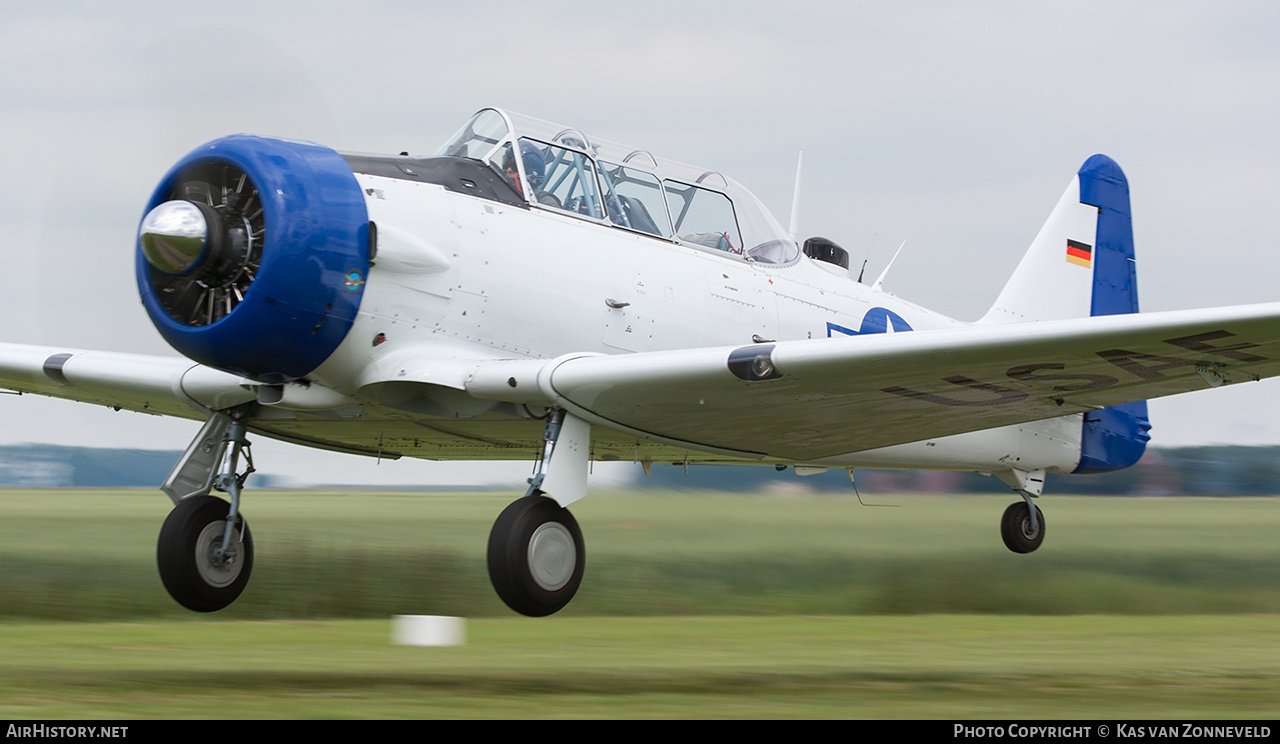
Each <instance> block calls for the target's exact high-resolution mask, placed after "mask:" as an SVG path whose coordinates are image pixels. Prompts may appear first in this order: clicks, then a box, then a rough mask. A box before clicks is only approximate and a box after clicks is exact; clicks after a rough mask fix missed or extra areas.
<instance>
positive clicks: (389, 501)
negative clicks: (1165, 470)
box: [0, 490, 1280, 620]
mask: <svg viewBox="0 0 1280 744" xmlns="http://www.w3.org/2000/svg"><path fill="white" fill-rule="evenodd" d="M510 499H511V495H510V494H492V493H469V494H457V493H453V494H407V493H382V494H379V493H364V494H338V493H330V492H315V491H310V492H272V491H251V492H249V494H248V495H247V497H246V499H245V505H244V509H245V514H246V515H247V517H248V520H249V525H250V528H251V529H252V531H253V536H254V541H255V547H256V550H257V558H256V561H255V565H254V569H253V578H252V580H251V581H250V583H249V587H248V589H247V590H246V591H245V594H244V596H242V597H241V599H240V600H239V601H238V602H237V603H236V604H235V605H233V606H232V607H231V608H229V609H228V610H226V611H224V612H223V613H220V617H222V618H224V619H279V618H289V619H297V618H315V617H351V618H359V617H365V618H385V617H387V616H389V615H393V614H438V615H462V616H467V617H508V616H510V612H509V611H508V610H507V609H506V608H505V607H504V606H503V605H502V604H501V602H499V600H498V599H497V597H496V595H494V593H493V591H492V590H491V589H490V588H489V581H488V575H487V571H486V568H485V563H484V551H485V546H486V544H487V540H488V533H489V528H490V526H491V524H492V522H493V519H494V518H495V517H496V515H497V514H498V512H500V511H501V510H502V508H503V507H504V506H505V505H506V503H507V502H508V501H509V500H510ZM868 500H869V501H873V502H875V503H883V504H894V505H896V506H886V507H878V506H875V507H873V506H860V505H859V504H858V502H857V501H856V500H855V499H853V498H849V497H842V496H807V497H793V498H780V497H768V496H760V495H753V496H736V497H735V496H727V495H723V494H705V493H704V494H697V493H693V494H682V493H672V492H667V493H658V494H635V493H602V494H593V495H592V496H590V497H588V498H586V499H584V500H583V501H581V502H579V503H578V504H575V505H574V507H573V512H574V513H575V515H576V516H577V518H578V520H579V522H580V523H581V524H582V529H583V533H584V535H585V540H586V545H587V571H586V577H585V579H584V581H583V585H582V589H581V590H580V591H579V593H578V597H577V598H576V599H575V600H574V602H573V603H572V604H571V605H570V606H569V608H568V609H566V610H565V611H564V614H567V615H569V616H591V615H612V616H617V615H629V616H635V615H683V614H717V615H724V614H793V615H794V614H811V615H817V614H840V615H848V614H914V613H925V612H930V613H932V612H960V613H999V614H1033V615H1034V614H1084V613H1123V614H1158V613H1191V614H1205V613H1243V612H1248V613H1280V540H1277V538H1276V536H1277V535H1280V499H1274V498H1233V499H1227V498H1222V499H1177V498H1141V499H1127V498H1087V497H1057V498H1048V497H1046V498H1045V499H1042V507H1043V508H1044V510H1045V511H1046V513H1047V517H1048V519H1047V523H1048V529H1047V536H1046V538H1045V543H1044V546H1043V547H1042V548H1041V549H1040V550H1039V551H1037V552H1035V553H1032V554H1030V555H1015V554H1013V553H1010V552H1009V551H1008V550H1007V549H1005V547H1004V545H1003V543H1002V542H1001V540H1000V536H999V530H998V526H997V525H998V520H999V517H1000V514H1001V512H1002V511H1003V509H1004V507H1005V505H1006V504H1008V503H1010V501H1011V500H1012V497H1011V496H974V497H924V496H916V497H895V498H892V499H891V498H888V497H871V498H869V499H868ZM168 509H169V502H168V500H167V499H166V498H165V497H164V496H163V495H161V494H159V493H158V492H148V491H109V490H102V491H97V490H82V491H75V490H69V491H57V490H49V491H38V490H37V491H2V490H0V566H2V567H3V570H2V571H0V618H38V619H49V620H132V619H139V618H159V617H184V616H185V615H186V611H185V610H182V609H181V608H179V607H178V606H177V605H176V604H175V603H173V602H172V601H171V600H170V599H169V597H168V595H166V594H165V593H164V590H163V588H162V587H161V585H160V582H159V578H158V575H157V573H156V569H155V543H156V535H157V534H158V531H159V528H160V523H161V522H162V521H163V520H164V517H165V515H166V514H167V511H168Z"/></svg>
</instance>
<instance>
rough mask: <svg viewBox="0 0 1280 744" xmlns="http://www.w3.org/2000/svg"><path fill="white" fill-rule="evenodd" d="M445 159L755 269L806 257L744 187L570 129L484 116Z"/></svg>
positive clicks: (531, 197)
mask: <svg viewBox="0 0 1280 744" xmlns="http://www.w3.org/2000/svg"><path fill="white" fill-rule="evenodd" d="M517 152H518V153H519V156H518V157H517V155H516V153H517ZM436 154H437V155H444V156H449V157H464V158H471V159H474V160H479V161H482V162H484V163H487V164H488V165H489V166H490V167H491V168H493V169H494V170H495V171H497V172H498V173H499V174H500V175H501V176H502V177H503V178H506V179H507V181H508V183H510V184H512V186H514V187H515V189H516V191H517V192H519V193H520V195H521V197H523V198H524V199H525V200H526V201H527V202H529V204H530V205H532V206H535V207H539V208H543V209H552V210H557V211H560V212H567V213H570V214H573V215H575V216H577V217H580V218H582V219H587V220H591V221H594V222H599V223H602V224H608V225H613V226H616V227H621V228H624V229H627V230H633V231H636V232H640V233H645V234H648V235H652V236H654V237H657V238H662V239H665V240H669V241H672V242H677V243H682V244H685V245H691V246H696V247H700V248H706V249H711V250H719V251H725V252H727V253H732V254H736V255H740V256H742V257H743V258H744V259H746V260H748V261H756V262H759V263H769V264H786V263H791V262H793V261H795V260H797V259H798V258H799V257H800V249H799V248H798V247H797V246H796V244H795V241H793V240H792V239H791V238H790V236H788V235H787V231H786V230H785V229H783V227H782V226H781V225H779V224H778V222H777V220H775V219H774V218H773V215H771V214H769V211H768V210H767V209H765V208H764V205H763V204H761V203H760V202H759V201H758V200H757V199H756V198H755V197H754V196H752V194H751V192H749V191H747V190H746V189H745V188H743V187H742V186H741V185H740V184H738V183H737V182H735V181H733V180H731V179H728V178H725V177H724V176H722V175H720V174H719V173H717V172H716V171H710V170H705V169H703V168H695V167H693V166H689V165H683V164H681V163H676V162H673V161H669V160H665V159H659V158H655V157H654V156H653V155H650V154H649V153H648V152H646V151H645V150H639V149H636V148H633V147H626V146H624V145H619V144H616V143H613V142H607V141H604V140H598V139H589V138H588V137H587V136H586V135H585V134H583V133H582V132H580V131H578V130H576V129H572V128H569V127H562V126H558V125H556V124H552V123H550V122H546V121H542V120H540V119H535V118H533V117H529V116H523V115H520V114H513V113H508V112H504V111H500V110H498V109H484V110H482V111H480V112H479V113H477V114H476V115H475V116H473V117H472V118H471V121H469V122H467V124H466V125H465V126H464V127H463V128H462V129H460V130H459V131H458V133H457V134H455V135H454V136H453V137H452V138H450V140H449V141H448V142H447V143H446V144H445V145H444V147H442V148H440V151H439V152H437V153H436Z"/></svg>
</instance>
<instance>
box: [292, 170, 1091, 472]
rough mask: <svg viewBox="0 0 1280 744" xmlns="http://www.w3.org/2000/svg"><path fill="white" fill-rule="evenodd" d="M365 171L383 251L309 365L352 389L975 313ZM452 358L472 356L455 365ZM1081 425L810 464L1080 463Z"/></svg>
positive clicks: (819, 271)
mask: <svg viewBox="0 0 1280 744" xmlns="http://www.w3.org/2000/svg"><path fill="white" fill-rule="evenodd" d="M357 179H358V181H359V183H360V186H361V188H362V189H363V190H364V193H365V194H366V203H367V208H368V213H369V218H370V220H371V221H372V222H374V223H375V224H376V225H377V235H378V239H377V252H376V256H375V257H374V259H373V262H372V267H371V269H370V271H369V276H368V283H367V286H366V288H365V295H364V299H363V301H362V305H361V308H360V312H359V316H358V317H357V319H356V321H355V324H354V325H353V327H352V329H351V331H350V333H349V334H348V335H347V337H346V339H345V340H344V341H343V343H342V345H341V346H340V347H339V349H338V350H337V351H336V352H335V353H334V354H333V356H332V357H330V359H329V360H328V361H326V362H325V364H324V365H322V366H321V367H320V368H319V369H318V370H316V372H315V373H314V374H313V375H312V376H311V377H312V378H313V379H315V380H317V381H319V382H321V383H322V384H324V385H326V386H328V387H331V388H333V389H335V390H337V391H340V392H342V393H344V394H347V395H355V394H358V391H361V390H362V388H365V386H367V385H369V384H371V383H383V382H387V381H395V380H397V379H400V380H402V381H404V382H416V383H429V384H432V385H438V386H440V387H442V388H447V389H451V390H457V391H462V390H464V388H465V382H466V380H465V374H466V366H465V364H464V363H463V360H468V361H474V360H475V359H477V358H481V359H483V358H492V359H521V358H528V359H545V358H553V357H557V356H559V355H562V354H568V353H601V354H621V353H627V352H643V351H659V350H670V349H686V348H699V347H707V346H732V345H748V344H751V343H758V342H760V341H763V340H768V341H788V340H799V339H818V338H825V337H829V336H832V335H845V334H856V333H858V332H886V331H887V332H895V331H896V332H902V331H903V330H904V327H903V325H902V323H903V322H904V321H905V324H906V326H905V328H906V329H912V330H927V329H940V328H951V327H957V326H962V325H965V324H964V323H962V322H961V321H957V320H954V319H951V318H948V317H945V316H942V315H939V314H937V313H934V312H931V311H928V310H925V309H924V308H921V307H919V306H917V305H914V304H912V303H910V302H907V301H904V300H902V299H899V298H897V297H895V296H893V295H891V294H888V293H885V292H882V291H877V290H874V289H872V288H870V287H868V286H866V285H863V284H861V283H859V282H856V281H854V280H853V279H851V278H850V277H849V275H848V271H847V270H845V269H843V268H840V267H838V266H834V265H832V264H826V263H822V262H819V261H816V260H813V259H810V258H808V257H805V256H801V257H800V259H799V260H798V261H795V262H792V263H790V264H788V265H775V264H763V263H754V262H749V261H746V260H744V259H743V258H742V257H741V256H739V255H735V254H731V253H726V252H723V251H717V250H712V249H706V248H701V247H694V246H691V245H687V244H683V243H679V242H675V241H672V240H667V239H663V238H659V237H654V236H650V235H647V234H643V233H640V232H635V231H631V230H627V229H623V228H619V227H614V226H610V225H607V224H603V223H601V222H597V221H592V220H589V219H583V218H581V217H579V216H576V215H573V214H568V213H565V212H561V211H557V210H554V209H549V208H541V207H538V206H534V207H532V208H527V209H526V208H520V207H515V206H509V205H506V204H502V203H497V202H494V201H490V200H485V199H481V198H476V197H472V196H469V195H465V194H459V193H454V192H451V191H448V190H446V189H445V188H444V187H443V186H439V185H435V184H429V183H419V182H414V181H408V180H399V179H395V178H386V177H381V176H372V175H365V174H357ZM886 311H887V312H886ZM876 319H879V321H878V323H877V322H876ZM869 321H870V325H868V322H869ZM427 357H429V358H430V359H431V360H432V364H431V365H430V368H431V370H432V376H433V379H413V377H412V370H413V369H415V366H414V365H409V364H405V363H404V362H405V360H408V359H415V358H416V359H421V358H427ZM450 358H453V359H457V360H459V363H458V365H457V367H456V371H454V372H452V373H451V372H450V370H451V369H452V368H451V366H450V365H449V363H448V360H449V359H450ZM397 376H398V377H397ZM448 400H452V401H456V402H455V403H453V404H449V403H446V404H445V405H444V408H445V409H448V410H443V411H439V412H437V413H439V414H440V415H444V416H453V417H465V416H467V415H469V411H470V408H469V407H470V405H471V404H470V403H469V402H468V401H467V399H466V396H465V395H459V396H454V397H452V398H448ZM484 408H485V406H477V407H475V409H474V410H475V411H479V410H484ZM1080 436H1081V433H1080V416H1079V415H1078V414H1077V415H1073V416H1065V417H1061V418H1057V419H1049V420H1046V421H1040V422H1033V423H1029V424H1024V425H1020V426H1010V427H1002V428H999V429H992V430H987V431H982V432H975V433H972V434H964V435H958V436H950V437H940V438H937V439H933V440H925V441H921V442H916V443H911V444H904V445H898V446H894V447H887V448H881V449H876V450H866V451H861V452H857V451H851V452H850V453H849V454H846V455H842V456H838V457H831V458H826V459H824V460H821V461H818V462H813V463H809V464H811V465H818V466H833V467H889V468H925V469H957V470H977V471H984V472H993V471H1000V470H1005V469H1009V468H1019V469H1023V470H1033V469H1037V468H1041V469H1047V470H1050V471H1054V472H1070V471H1071V470H1072V469H1073V468H1074V467H1075V466H1076V463H1077V462H1078V460H1079V455H1080ZM694 461H696V457H695V459H694Z"/></svg>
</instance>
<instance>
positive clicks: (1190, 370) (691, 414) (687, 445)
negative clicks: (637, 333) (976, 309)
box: [0, 304, 1280, 462]
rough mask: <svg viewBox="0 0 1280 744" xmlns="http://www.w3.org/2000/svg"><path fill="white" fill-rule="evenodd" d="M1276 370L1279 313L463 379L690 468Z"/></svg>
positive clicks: (153, 363) (709, 353)
mask: <svg viewBox="0 0 1280 744" xmlns="http://www.w3.org/2000/svg"><path fill="white" fill-rule="evenodd" d="M418 363H419V364H430V362H421V361H420V362H418ZM456 363H457V362H456V361H454V362H451V364H456ZM409 372H410V374H409V378H410V379H414V378H416V379H428V378H431V377H432V375H431V374H429V372H430V370H416V371H414V370H409ZM1276 374H1280V304H1267V305H1256V306H1248V307H1237V308H1222V309H1214V310H1198V311H1182V312H1171V313H1150V314H1137V315H1115V316H1104V317H1093V318H1084V319H1079V320H1066V321H1053V322H1039V323H1023V324H1012V325H1000V326H975V327H970V328H965V329H959V330H945V331H912V332H907V333H888V334H875V335H865V336H857V337H843V338H832V339H820V340H813V341H791V342H780V343H775V344H755V345H751V346H744V347H736V348H734V347H720V348H707V349H690V350H682V351H664V352H650V353H640V354H619V355H614V356H594V355H568V356H565V357H560V358H558V359H554V360H542V359H531V360H519V361H515V360H512V361H477V362H475V363H474V364H473V365H472V366H471V371H470V372H469V373H467V374H465V375H464V376H465V379H466V382H465V389H466V393H469V394H470V396H473V399H475V398H478V399H482V400H487V401H503V402H506V403H514V404H516V406H518V407H520V408H522V409H524V411H525V412H526V414H527V413H528V412H529V410H530V409H533V410H534V411H535V412H536V410H537V407H538V406H547V405H556V406H561V407H564V408H566V409H567V410H569V411H571V412H573V413H575V414H577V415H578V416H580V417H582V418H584V419H586V420H588V421H590V422H592V423H593V424H595V425H596V428H595V429H594V430H593V431H592V450H593V453H594V456H596V457H598V458H602V459H630V458H631V457H632V456H633V454H635V453H643V454H646V455H651V456H652V457H653V458H654V459H662V458H667V457H671V458H676V459H679V458H680V457H682V456H684V455H683V452H684V451H685V450H687V449H693V450H700V451H702V452H707V453H712V454H711V455H707V456H703V457H697V458H694V460H695V461H703V460H705V461H731V460H739V459H743V458H745V459H759V458H762V457H770V458H778V459H780V460H784V461H789V462H805V461H813V460H818V459H821V458H824V457H832V456H837V455H842V454H847V453H851V452H858V451H863V450H868V449H876V448H879V447H885V446H889V445H893V444H902V443H906V442H916V441H920V440H923V439H930V438H935V437H942V436H947V435H951V434H959V433H963V432H968V431H977V430H981V429H988V428H993V427H998V426H1005V425H1008V424H1014V423H1019V422H1024V421H1032V420H1037V419H1045V418H1052V417H1055V416H1061V415H1064V414H1069V413H1079V412H1081V411H1088V410H1094V409H1098V408H1101V407H1104V406H1109V405H1115V404H1118V403H1125V402H1129V401H1134V400H1144V399H1148V398H1154V397H1159V396H1164V395H1172V394H1175V393H1181V392H1188V391H1192V390H1199V389H1204V388H1207V387H1213V386H1217V385H1221V384H1233V383H1237V382H1244V381H1251V380H1258V379H1262V378H1264V377H1271V376H1274V375H1276ZM422 386H423V387H424V388H430V389H432V390H438V389H439V386H436V385H428V384H426V383H423V384H422ZM0 387H3V388H7V389H11V390H18V391H22V392H29V393H36V394H40V395H48V396H53V397H58V398H66V399H70V400H79V401H85V402H89V403H96V404H100V405H105V406H111V407H116V408H126V409H130V410H135V411H142V412H148V413H160V414H166V415H172V416H180V417H183V418H189V419H197V420H200V419H204V418H207V417H208V415H209V412H210V411H212V410H220V409H225V408H229V407H231V406H234V405H238V404H240V403H245V402H249V401H253V400H258V401H259V402H264V398H263V397H262V388H261V386H259V385H258V384H256V383H253V382H251V381H248V380H244V379H242V378H239V377H237V376H235V375H230V374H226V373H223V372H219V371H216V370H213V369H210V368H208V367H203V366H200V365H196V364H193V363H192V362H190V361H187V360H183V359H176V358H169V357H152V356H140V355H133V354H118V353H108V352H97V351H73V350H66V349H61V348H56V347H38V346H22V345H14V344H0ZM446 392H447V391H446ZM451 394H452V395H458V394H463V395H465V394H464V393H463V392H462V391H459V390H454V391H453V392H452V393H451ZM357 395H358V393H357ZM339 403H340V404H341V405H342V408H341V409H340V411H339V413H340V414H341V415H334V413H331V412H330V411H329V410H326V409H328V408H332V407H333V406H336V405H339ZM521 404H523V405H521ZM348 413H349V415H348ZM252 428H253V429H254V430H256V431H259V432H261V433H264V434H267V435H269V436H273V437H276V438H279V439H283V440H286V441H293V442H296V443H299V444H306V445H310V446H318V447H323V448H327V449H336V450H342V451H348V452H361V453H365V454H377V455H379V456H382V457H398V456H401V455H407V456H410V457H426V458H433V459H510V458H516V459H527V458H530V457H534V456H536V454H537V451H538V447H539V446H540V441H541V425H540V423H539V422H538V421H537V420H533V419H530V418H528V416H527V415H526V416H525V417H523V418H518V417H513V416H509V415H506V414H503V413H501V411H500V409H494V410H486V412H484V413H483V414H479V415H472V414H463V415H457V414H455V415H453V416H446V417H445V418H440V417H438V416H431V415H424V414H423V413H421V412H418V411H414V410H412V409H408V410H405V409H403V407H401V406H397V405H395V404H394V403H391V404H388V403H386V402H381V403H374V402H371V401H368V400H357V399H352V398H347V397H345V396H342V400H341V401H339V402H335V403H333V404H330V403H328V402H325V399H324V398H323V397H322V399H321V401H320V402H319V403H316V404H314V405H312V404H307V405H303V406H300V407H295V408H292V409H286V408H281V407H278V406H272V405H270V404H269V403H264V406H263V410H262V411H261V412H260V414H259V416H258V417H256V418H255V420H254V424H253V427H252Z"/></svg>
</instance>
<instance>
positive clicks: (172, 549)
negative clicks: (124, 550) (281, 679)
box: [156, 407, 254, 612]
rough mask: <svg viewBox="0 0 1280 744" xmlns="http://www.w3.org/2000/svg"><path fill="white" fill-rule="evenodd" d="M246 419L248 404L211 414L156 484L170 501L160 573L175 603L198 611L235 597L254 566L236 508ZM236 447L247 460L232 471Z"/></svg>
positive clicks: (158, 551)
mask: <svg viewBox="0 0 1280 744" xmlns="http://www.w3.org/2000/svg"><path fill="white" fill-rule="evenodd" d="M248 419H249V409H248V408H247V407H240V408H236V409H232V410H231V411H230V412H227V413H216V414H214V416H213V417H212V418H210V419H209V421H208V422H207V423H205V425H204V427H203V428H201V430H200V434H199V435H197V436H196V439H195V441H193V442H192V443H191V445H190V446H189V447H187V451H186V452H185V453H184V454H183V455H182V459H181V460H179V461H178V464H177V466H175V467H174V469H173V472H172V473H170V474H169V478H168V479H167V480H166V481H165V484H164V486H163V487H162V488H163V490H164V491H165V492H166V493H168V494H169V497H170V498H171V499H173V502H174V508H173V510H172V511H170V512H169V516H168V518H166V519H165V521H164V526H163V527H161V528H160V539H159V542H158V543H157V545H156V563H157V564H158V565H159V568H160V580H161V581H162V582H163V583H164V588H165V589H166V590H168V592H169V595H170V596H172V597H173V598H174V599H175V600H176V601H177V602H178V604H180V605H182V606H183V607H186V608H187V609H190V610H195V611H196V612H214V611H216V610H221V609H222V608H224V607H226V606H227V605H229V604H231V603H232V602H234V601H235V600H236V598H237V597H239V596H240V593H241V592H242V591H244V588H245V586H246V585H247V584H248V583H249V574H250V573H251V572H252V570H253V537H252V536H251V535H250V533H249V525H248V524H247V523H246V522H245V519H244V515H242V514H240V492H241V489H242V488H243V487H244V481H245V479H246V478H248V477H249V474H250V473H252V472H253V470H254V468H253V457H252V456H251V455H250V454H249V441H248V440H247V439H246V438H245V431H246V423H247V421H248ZM241 454H243V455H244V457H245V462H246V468H245V471H244V472H243V473H238V472H237V469H238V467H239V460H240V455H241ZM212 489H217V490H219V491H223V492H224V493H226V494H228V495H229V496H230V497H231V500H230V503H228V502H227V501H224V500H222V499H220V498H217V497H215V496H211V495H209V491H210V490H212Z"/></svg>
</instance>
